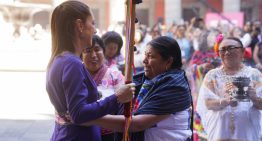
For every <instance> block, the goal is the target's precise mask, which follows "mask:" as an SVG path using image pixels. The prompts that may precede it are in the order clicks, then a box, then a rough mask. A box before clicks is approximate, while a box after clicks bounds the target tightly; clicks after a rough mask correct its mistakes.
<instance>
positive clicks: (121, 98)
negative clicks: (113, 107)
mask: <svg viewBox="0 0 262 141" xmlns="http://www.w3.org/2000/svg"><path fill="white" fill-rule="evenodd" d="M135 90H136V89H135V84H134V83H130V84H126V85H123V86H121V87H120V88H119V89H118V90H117V91H116V94H115V95H116V96H117V101H118V102H120V103H126V102H129V101H131V100H132V99H133V95H134V94H135Z"/></svg>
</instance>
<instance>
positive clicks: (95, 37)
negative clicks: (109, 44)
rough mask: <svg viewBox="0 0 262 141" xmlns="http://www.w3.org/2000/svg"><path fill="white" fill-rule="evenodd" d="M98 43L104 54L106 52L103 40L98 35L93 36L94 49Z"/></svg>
mask: <svg viewBox="0 0 262 141" xmlns="http://www.w3.org/2000/svg"><path fill="white" fill-rule="evenodd" d="M96 43H97V44H98V45H99V46H100V47H101V48H102V49H103V52H105V45H104V42H103V40H102V39H101V38H100V37H99V36H98V35H93V37H92V47H94V46H95V44H96Z"/></svg>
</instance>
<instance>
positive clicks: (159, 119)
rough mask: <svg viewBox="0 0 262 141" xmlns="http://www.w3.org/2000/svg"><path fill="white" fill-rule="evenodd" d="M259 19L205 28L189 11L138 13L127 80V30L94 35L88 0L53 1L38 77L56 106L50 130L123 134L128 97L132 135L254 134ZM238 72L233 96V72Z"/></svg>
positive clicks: (261, 49) (226, 139) (105, 139)
mask: <svg viewBox="0 0 262 141" xmlns="http://www.w3.org/2000/svg"><path fill="white" fill-rule="evenodd" d="M261 29H262V24H261V23H260V22H259V21H255V22H247V23H246V24H245V25H244V27H243V28H240V27H236V26H234V25H227V26H225V25H223V26H222V25H218V26H217V27H212V28H208V27H206V25H205V23H204V20H203V19H202V18H195V17H194V18H192V20H191V21H189V22H185V23H182V24H176V23H174V24H172V25H171V27H169V28H167V27H166V26H165V25H163V24H162V23H157V24H155V25H154V26H153V27H152V28H151V29H149V28H147V27H146V26H145V25H142V24H141V23H137V24H136V27H135V48H136V49H135V51H134V64H133V66H134V76H133V82H132V83H131V84H125V79H124V73H123V72H124V69H125V66H124V51H125V50H124V47H123V46H124V45H125V42H124V40H123V39H124V38H125V35H124V34H122V33H118V32H115V31H107V32H106V33H103V34H102V35H101V36H99V35H95V34H96V29H95V26H94V19H93V14H92V11H91V10H90V8H89V7H88V6H87V5H85V4H83V3H81V2H78V1H67V2H64V3H62V4H60V5H59V6H57V7H56V8H55V10H54V12H53V13H52V19H51V36H52V56H51V58H50V62H49V65H48V70H47V85H46V87H47V92H48V94H49V98H50V101H51V102H52V104H53V105H54V107H55V110H56V123H55V129H54V133H53V136H52V140H53V141H60V140H77V141H81V140H86V139H89V140H92V141H101V140H102V141H112V140H115V141H117V140H121V139H120V138H121V135H122V133H121V132H123V129H124V124H125V117H124V115H123V109H122V108H123V103H126V102H130V101H133V104H134V105H133V111H132V114H133V116H132V121H131V127H130V132H132V133H131V140H132V141H143V140H145V141H159V140H161V141H171V140H176V141H189V140H194V141H197V140H198V138H200V137H199V136H201V137H203V138H206V140H208V141H231V140H233V141H239V140H241V141H259V140H260V137H261V135H262V134H261V133H262V132H261V123H262V121H261V120H262V114H261V113H262V112H261V110H262V74H261V71H262V32H261ZM221 36H222V37H221ZM217 37H221V38H220V40H219V41H218V40H217ZM214 46H215V49H214ZM244 78H245V80H246V81H248V82H249V83H248V84H247V85H245V88H243V89H244V90H243V95H245V96H246V97H244V98H242V99H239V98H238V97H237V94H238V93H240V91H241V87H238V86H237V85H236V84H235V83H236V82H235V81H236V80H239V79H241V80H242V79H244ZM241 82H242V81H241ZM241 92H242V91H241ZM99 127H101V128H99ZM203 135H204V136H203Z"/></svg>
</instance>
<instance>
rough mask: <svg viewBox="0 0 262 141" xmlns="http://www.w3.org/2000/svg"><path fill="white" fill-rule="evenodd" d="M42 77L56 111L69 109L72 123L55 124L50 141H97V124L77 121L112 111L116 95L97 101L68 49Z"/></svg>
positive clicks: (80, 65)
mask: <svg viewBox="0 0 262 141" xmlns="http://www.w3.org/2000/svg"><path fill="white" fill-rule="evenodd" d="M46 80H47V81H46V90H47V92H48V95H49V98H50V101H51V103H52V104H53V106H54V108H55V110H56V112H58V113H66V112H69V115H70V117H71V118H72V122H73V124H69V125H60V124H58V123H55V129H54V132H53V135H52V138H51V141H87V140H88V141H101V131H100V127H98V126H89V127H84V126H80V125H79V124H81V123H84V122H88V121H91V120H94V119H97V118H100V117H102V116H104V115H106V114H109V113H112V112H114V111H116V110H117V107H118V104H117V98H116V96H115V95H111V96H109V97H107V98H105V99H104V100H101V101H97V99H98V91H97V87H96V84H95V82H94V81H93V79H92V78H91V76H90V74H89V73H88V71H87V70H86V69H85V67H84V65H83V63H82V61H81V59H80V58H79V57H78V56H76V55H74V54H72V53H70V52H66V53H64V54H63V55H60V56H57V57H56V58H55V59H54V61H53V63H52V65H51V66H50V68H49V69H48V71H47V76H46Z"/></svg>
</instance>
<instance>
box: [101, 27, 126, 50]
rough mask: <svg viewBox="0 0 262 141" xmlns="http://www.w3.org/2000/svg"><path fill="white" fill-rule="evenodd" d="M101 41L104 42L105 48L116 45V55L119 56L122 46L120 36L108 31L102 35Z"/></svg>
mask: <svg viewBox="0 0 262 141" xmlns="http://www.w3.org/2000/svg"><path fill="white" fill-rule="evenodd" d="M102 40H103V41H104V44H105V47H106V45H107V44H109V43H116V44H117V45H118V49H117V54H116V55H119V54H120V51H121V48H122V46H123V39H122V37H121V36H120V34H118V33H117V32H115V31H108V32H106V33H105V34H104V35H102Z"/></svg>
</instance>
